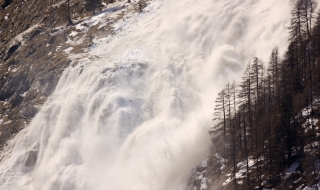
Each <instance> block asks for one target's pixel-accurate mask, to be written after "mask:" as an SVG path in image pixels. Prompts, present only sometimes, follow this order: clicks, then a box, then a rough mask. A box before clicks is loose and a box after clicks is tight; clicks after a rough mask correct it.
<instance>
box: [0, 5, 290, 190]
mask: <svg viewBox="0 0 320 190" xmlns="http://www.w3.org/2000/svg"><path fill="white" fill-rule="evenodd" d="M291 7H292V1H290V0H282V1H278V0H268V1H265V0H255V1H253V0H201V1H197V0H164V1H162V0H151V1H150V2H149V5H148V7H146V8H145V10H144V11H143V13H140V14H138V13H137V14H133V15H132V16H131V17H130V18H126V19H125V20H120V21H119V22H117V23H115V25H114V27H115V31H116V35H114V36H112V38H108V39H103V40H100V41H99V40H97V41H95V42H96V43H95V44H93V45H92V47H90V48H89V50H88V52H87V53H86V54H84V55H86V56H84V57H83V56H78V57H77V56H74V55H70V57H77V60H75V61H74V62H75V63H76V64H72V65H75V66H70V68H68V69H66V70H65V72H64V73H63V75H62V77H61V79H60V81H59V84H58V86H57V88H56V90H55V92H54V93H53V95H52V96H51V97H50V98H49V100H48V101H47V102H46V104H45V105H44V106H43V108H42V110H41V112H40V113H39V114H38V115H37V116H36V117H35V118H34V120H33V121H32V122H31V124H30V126H29V127H27V128H26V129H25V130H24V131H22V132H21V133H20V134H19V135H18V136H17V137H16V138H15V139H14V140H13V141H12V142H11V145H10V146H9V148H8V150H7V151H6V152H4V153H2V154H3V156H4V157H3V160H2V163H1V165H0V189H29V190H33V189H35V190H36V189H43V190H47V189H52V190H53V189H54V190H55V189H63V190H69V189H70V190H71V189H77V190H82V189H93V190H100V189H101V190H102V189H110V190H116V189H119V190H123V189H130V190H150V189H152V190H164V189H166V190H167V189H183V188H184V187H185V183H186V180H187V179H188V175H189V172H190V171H191V168H192V167H194V166H195V165H196V164H197V163H199V162H200V161H201V160H203V158H204V157H205V156H206V152H207V151H208V148H209V146H210V139H209V135H208V133H207V129H208V128H209V127H210V126H211V119H212V115H211V114H212V109H213V107H214V100H215V96H216V94H217V92H218V91H219V90H220V89H221V88H222V87H223V85H224V84H225V81H227V80H232V79H238V77H239V76H241V73H242V71H243V68H244V66H245V65H246V63H247V62H248V61H249V60H250V59H251V58H252V57H254V56H258V57H260V58H262V59H263V60H265V61H267V60H268V57H269V54H270V53H271V50H272V48H273V47H275V46H276V45H278V46H279V48H280V51H284V50H285V48H286V45H287V37H288V36H287V29H286V27H287V26H288V23H289V19H290V10H291ZM103 14H109V13H108V12H105V13H103ZM102 16H103V15H98V16H97V17H93V18H91V19H99V18H101V17H102ZM79 57H82V58H81V59H79ZM10 147H11V148H10ZM35 160H36V162H35Z"/></svg>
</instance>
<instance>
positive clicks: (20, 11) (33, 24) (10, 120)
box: [0, 0, 125, 163]
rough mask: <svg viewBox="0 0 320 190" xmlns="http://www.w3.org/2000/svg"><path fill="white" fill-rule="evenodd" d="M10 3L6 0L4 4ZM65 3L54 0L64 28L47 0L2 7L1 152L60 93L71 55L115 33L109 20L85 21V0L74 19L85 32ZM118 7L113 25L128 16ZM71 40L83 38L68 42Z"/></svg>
mask: <svg viewBox="0 0 320 190" xmlns="http://www.w3.org/2000/svg"><path fill="white" fill-rule="evenodd" d="M6 2H8V1H6V0H0V5H4V3H6ZM59 2H60V3H59ZM63 2H64V1H59V0H53V3H55V6H54V8H53V10H54V13H55V14H54V20H55V22H54V23H55V27H59V29H55V28H52V23H50V14H51V13H52V12H50V11H52V7H51V8H50V9H51V10H50V9H48V5H47V1H38V0H27V1H25V0H14V1H12V2H11V4H10V5H8V6H6V7H5V8H4V9H2V10H1V11H0V151H1V149H2V148H3V146H4V145H5V144H6V142H7V141H8V140H9V139H11V138H12V136H14V135H15V134H17V133H18V132H19V131H20V130H22V129H23V128H24V127H25V126H26V125H28V123H29V122H30V121H31V119H32V118H33V117H34V116H35V115H36V114H37V112H38V111H39V108H40V107H41V105H42V104H43V103H44V102H45V101H46V99H47V98H48V97H49V96H50V95H51V93H52V92H53V91H54V89H55V87H56V85H57V83H58V81H59V78H60V76H61V74H62V72H63V70H64V69H65V68H66V67H68V66H69V65H70V63H71V60H69V59H68V54H69V53H73V54H78V53H83V52H84V51H85V50H86V49H87V48H88V47H90V45H91V44H92V43H93V40H94V38H96V37H106V36H108V35H111V34H112V33H113V28H112V27H111V26H110V25H106V24H105V23H103V26H101V27H100V26H99V25H90V26H89V25H88V24H87V23H86V22H84V21H83V20H82V19H83V18H84V17H86V16H88V15H89V14H91V12H90V13H88V12H85V11H84V6H83V4H82V3H81V1H79V0H74V1H72V3H71V5H70V6H71V11H72V16H73V17H72V18H71V19H73V20H75V18H76V20H77V22H76V23H75V24H79V25H81V26H83V27H85V30H84V31H81V30H79V29H77V27H75V26H72V25H70V24H69V23H68V21H67V19H66V16H65V13H66V12H65V4H64V3H63ZM120 9H121V8H120ZM115 11H119V15H118V17H117V18H110V19H109V20H108V22H110V24H112V22H115V21H116V20H118V19H123V15H124V14H125V13H124V11H122V10H118V9H117V10H115ZM81 28H82V27H81ZM74 34H76V35H74ZM80 39H81V40H80ZM70 40H71V41H75V40H79V42H77V43H73V44H72V45H71V44H69V43H66V42H67V41H70ZM28 163H29V162H28Z"/></svg>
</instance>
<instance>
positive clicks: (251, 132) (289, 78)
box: [210, 0, 320, 189]
mask: <svg viewBox="0 0 320 190" xmlns="http://www.w3.org/2000/svg"><path fill="white" fill-rule="evenodd" d="M316 7H317V3H316V1H315V0H298V1H297V2H296V3H295V5H294V8H293V10H292V12H291V16H292V17H291V22H290V27H289V28H288V29H289V33H290V39H289V46H288V48H287V50H286V52H285V54H284V56H283V57H282V58H280V56H279V50H278V48H277V47H275V48H274V49H273V50H272V52H271V55H270V59H269V61H268V63H267V64H265V63H264V62H263V61H262V60H261V59H259V58H257V57H256V58H254V59H253V60H252V61H251V62H250V63H248V65H247V67H246V69H245V72H244V74H243V77H242V81H241V82H240V84H236V83H235V82H232V83H230V82H228V84H227V85H226V86H225V88H224V89H223V90H222V91H221V92H220V93H219V94H218V97H217V99H216V104H215V109H214V113H213V114H214V119H213V120H214V126H213V127H212V129H211V130H210V133H213V134H221V135H216V136H218V137H214V138H213V139H212V140H213V143H217V142H218V141H222V142H223V143H224V146H223V147H221V148H220V149H218V150H217V151H218V153H219V154H220V155H223V156H224V157H225V158H227V159H228V160H229V162H228V164H229V168H230V171H231V173H232V175H233V185H234V188H235V189H238V188H239V187H238V186H239V185H238V184H237V178H236V173H237V171H238V168H237V163H238V162H240V161H243V160H245V163H246V164H245V165H246V172H245V175H246V176H245V185H246V187H256V186H258V188H259V189H262V188H264V187H266V185H265V184H268V186H269V187H275V186H276V185H277V184H278V183H280V182H281V180H282V178H281V175H279V174H281V173H282V172H283V171H284V170H285V168H287V167H288V166H289V165H290V164H292V163H293V162H295V161H297V160H298V162H300V163H302V162H305V161H306V160H307V159H306V158H307V157H308V159H309V158H310V155H309V154H308V153H307V152H306V147H311V148H312V149H313V150H316V152H319V141H320V138H319V135H320V131H319V122H318V123H317V121H318V118H319V117H320V110H319V104H317V102H320V59H319V57H320V12H318V13H316V12H315V10H316ZM317 156H319V154H318V153H317V154H315V155H314V158H310V159H311V160H313V161H314V160H315V159H317ZM249 158H252V159H254V161H255V166H254V167H250V166H249ZM310 162H311V161H310ZM313 168H314V167H313ZM315 173H316V172H313V175H315ZM310 175H311V174H310ZM314 179H315V178H314ZM263 181H266V183H265V184H263V183H262V182H263Z"/></svg>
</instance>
